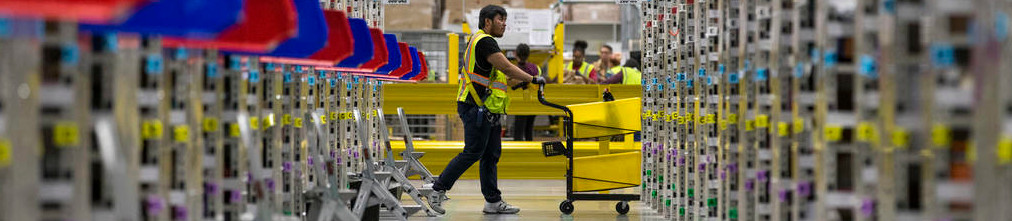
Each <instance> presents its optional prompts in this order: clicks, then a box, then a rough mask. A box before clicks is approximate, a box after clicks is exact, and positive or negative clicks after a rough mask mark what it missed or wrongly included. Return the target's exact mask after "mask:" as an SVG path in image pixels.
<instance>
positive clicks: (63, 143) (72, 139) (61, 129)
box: [53, 122, 80, 147]
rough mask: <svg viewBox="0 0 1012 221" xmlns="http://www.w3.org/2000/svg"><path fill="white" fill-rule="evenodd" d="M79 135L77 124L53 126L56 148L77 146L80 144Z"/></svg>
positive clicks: (68, 123) (66, 123)
mask: <svg viewBox="0 0 1012 221" xmlns="http://www.w3.org/2000/svg"><path fill="white" fill-rule="evenodd" d="M77 135H78V132H77V123H74V122H62V123H57V124H56V125H54V126H53V144H55V145H56V146H59V147H69V146H77V145H78V144H79V143H80V139H78V136H77Z"/></svg>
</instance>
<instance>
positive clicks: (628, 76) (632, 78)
mask: <svg viewBox="0 0 1012 221" xmlns="http://www.w3.org/2000/svg"><path fill="white" fill-rule="evenodd" d="M611 72H612V73H615V74H618V73H619V72H622V84H626V85H639V84H640V83H641V82H640V80H641V79H642V77H643V73H642V72H640V71H639V70H636V69H635V68H630V67H622V66H618V67H612V68H611Z"/></svg>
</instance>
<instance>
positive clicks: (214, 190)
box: [204, 182, 218, 195]
mask: <svg viewBox="0 0 1012 221" xmlns="http://www.w3.org/2000/svg"><path fill="white" fill-rule="evenodd" d="M204 191H206V192H207V194H209V195H215V194H218V184H216V183H211V182H208V183H204Z"/></svg>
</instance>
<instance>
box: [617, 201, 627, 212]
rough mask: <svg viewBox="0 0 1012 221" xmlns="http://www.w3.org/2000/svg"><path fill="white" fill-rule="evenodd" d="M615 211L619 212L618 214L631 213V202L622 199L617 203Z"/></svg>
mask: <svg viewBox="0 0 1012 221" xmlns="http://www.w3.org/2000/svg"><path fill="white" fill-rule="evenodd" d="M615 211H616V212H618V214H622V215H625V214H626V213H629V202H626V201H620V202H618V203H616V204H615Z"/></svg>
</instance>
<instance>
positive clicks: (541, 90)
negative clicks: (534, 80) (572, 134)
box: [538, 84, 573, 119]
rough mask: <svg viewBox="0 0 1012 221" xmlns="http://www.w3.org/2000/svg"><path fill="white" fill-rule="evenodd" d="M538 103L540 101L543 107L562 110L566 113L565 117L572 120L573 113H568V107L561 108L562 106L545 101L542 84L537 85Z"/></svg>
mask: <svg viewBox="0 0 1012 221" xmlns="http://www.w3.org/2000/svg"><path fill="white" fill-rule="evenodd" d="M538 101H540V102H541V104H543V105H545V106H549V107H552V108H555V109H559V110H562V111H563V112H566V116H569V118H570V119H572V118H573V111H570V110H569V108H568V107H566V106H562V105H558V104H555V103H552V102H548V100H545V85H544V84H539V85H538Z"/></svg>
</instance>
